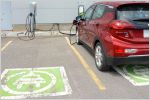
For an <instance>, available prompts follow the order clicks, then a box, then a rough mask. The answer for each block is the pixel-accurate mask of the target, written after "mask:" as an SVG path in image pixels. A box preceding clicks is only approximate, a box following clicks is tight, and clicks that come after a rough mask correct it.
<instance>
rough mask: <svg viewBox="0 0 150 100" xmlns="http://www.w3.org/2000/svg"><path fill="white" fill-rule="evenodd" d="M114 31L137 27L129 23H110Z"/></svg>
mask: <svg viewBox="0 0 150 100" xmlns="http://www.w3.org/2000/svg"><path fill="white" fill-rule="evenodd" d="M109 26H110V28H112V29H133V28H135V26H134V25H133V24H131V23H130V22H128V21H122V20H114V21H112V22H111V23H110V25H109Z"/></svg>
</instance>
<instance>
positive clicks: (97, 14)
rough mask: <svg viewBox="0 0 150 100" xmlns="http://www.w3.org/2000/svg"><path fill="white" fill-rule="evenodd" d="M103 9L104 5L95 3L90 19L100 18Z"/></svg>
mask: <svg viewBox="0 0 150 100" xmlns="http://www.w3.org/2000/svg"><path fill="white" fill-rule="evenodd" d="M104 11H105V6H104V5H97V6H96V9H95V10H94V14H93V17H92V19H96V18H100V17H102V16H103V14H104Z"/></svg>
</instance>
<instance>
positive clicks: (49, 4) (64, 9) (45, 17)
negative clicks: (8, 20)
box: [11, 0, 117, 24]
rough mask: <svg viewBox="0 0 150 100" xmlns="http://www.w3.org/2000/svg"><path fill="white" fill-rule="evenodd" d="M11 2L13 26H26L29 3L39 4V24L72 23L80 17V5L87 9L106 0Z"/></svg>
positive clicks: (24, 0) (21, 0)
mask: <svg viewBox="0 0 150 100" xmlns="http://www.w3.org/2000/svg"><path fill="white" fill-rule="evenodd" d="M11 1H12V14H13V15H12V16H13V18H12V20H13V21H12V22H13V24H25V19H26V16H27V14H28V13H29V3H30V2H31V1H36V2H37V23H71V22H72V20H73V19H74V18H75V17H76V16H77V15H78V5H79V4H83V5H85V8H88V7H89V6H90V5H91V4H93V3H94V2H97V1H104V0H11ZM105 1H106V0H105ZM108 1H110V0H108ZM112 1H114V0H112ZM116 1H117V0H116Z"/></svg>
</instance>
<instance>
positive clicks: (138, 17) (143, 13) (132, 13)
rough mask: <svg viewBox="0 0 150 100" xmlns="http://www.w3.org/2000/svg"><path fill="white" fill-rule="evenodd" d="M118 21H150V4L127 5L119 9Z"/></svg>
mask: <svg viewBox="0 0 150 100" xmlns="http://www.w3.org/2000/svg"><path fill="white" fill-rule="evenodd" d="M117 19H119V20H133V21H147V22H148V21H149V4H148V3H144V4H126V5H122V6H119V7H118V9H117Z"/></svg>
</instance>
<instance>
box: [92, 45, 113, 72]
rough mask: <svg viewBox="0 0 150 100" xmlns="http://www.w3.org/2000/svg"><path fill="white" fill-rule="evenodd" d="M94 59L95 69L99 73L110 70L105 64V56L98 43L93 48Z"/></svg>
mask: <svg viewBox="0 0 150 100" xmlns="http://www.w3.org/2000/svg"><path fill="white" fill-rule="evenodd" d="M94 57H95V64H96V67H97V69H98V70H99V71H108V70H109V69H110V66H108V65H107V63H106V56H105V54H104V50H103V48H102V46H101V44H100V43H99V42H98V43H97V44H96V46H95V53H94Z"/></svg>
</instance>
